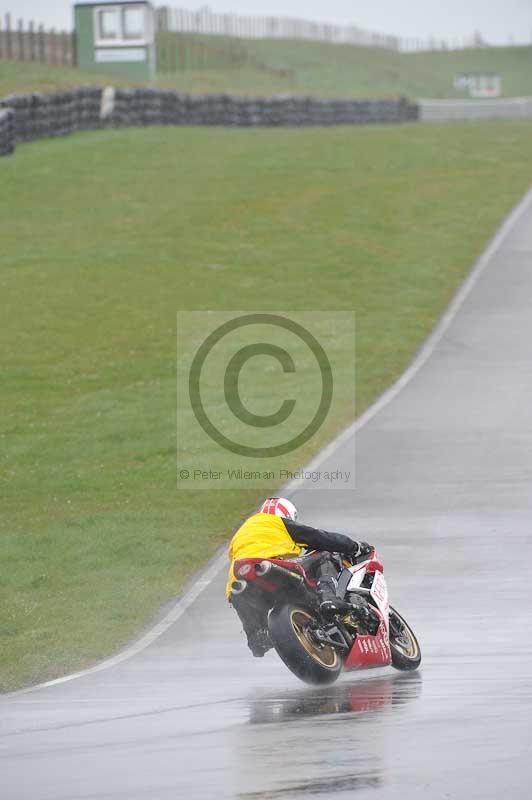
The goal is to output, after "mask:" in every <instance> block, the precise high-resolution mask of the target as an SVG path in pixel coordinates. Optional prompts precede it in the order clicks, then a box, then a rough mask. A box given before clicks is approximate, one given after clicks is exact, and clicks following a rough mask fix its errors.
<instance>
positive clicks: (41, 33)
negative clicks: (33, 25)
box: [37, 24, 46, 64]
mask: <svg viewBox="0 0 532 800" xmlns="http://www.w3.org/2000/svg"><path fill="white" fill-rule="evenodd" d="M37 45H38V55H39V58H38V61H39V63H40V64H44V63H45V61H46V52H45V48H44V27H43V25H42V24H41V25H39V28H38V30H37Z"/></svg>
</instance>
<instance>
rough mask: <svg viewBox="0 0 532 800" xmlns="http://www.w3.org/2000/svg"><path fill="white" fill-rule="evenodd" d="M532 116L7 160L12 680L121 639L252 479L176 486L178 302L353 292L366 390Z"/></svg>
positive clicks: (318, 299)
mask: <svg viewBox="0 0 532 800" xmlns="http://www.w3.org/2000/svg"><path fill="white" fill-rule="evenodd" d="M531 130H532V127H531V125H530V124H527V123H526V122H519V123H517V122H516V123H509V122H507V123H492V124H487V125H486V124H484V125H480V124H470V125H453V126H438V127H437V126H434V127H433V126H423V125H411V126H402V127H372V128H341V129H322V130H319V129H316V130H273V131H272V130H222V129H206V128H203V129H175V128H174V129H170V128H164V129H159V128H153V129H144V130H125V131H100V132H91V133H84V134H79V135H76V136H72V137H70V138H67V139H64V140H48V141H40V142H37V143H33V144H31V145H27V146H20V147H19V148H18V149H17V156H16V158H13V159H3V160H2V161H0V219H1V220H2V248H1V252H0V286H1V294H2V300H3V337H2V338H3V346H2V348H3V357H2V362H3V395H4V413H3V415H2V420H1V430H0V434H1V437H2V450H1V460H2V484H3V485H2V496H3V519H2V530H1V534H0V559H1V561H0V564H1V569H0V688H1V689H3V690H7V689H12V688H14V687H16V686H20V685H22V684H27V683H30V682H32V681H36V680H39V679H41V680H42V679H46V678H50V677H52V676H56V675H59V674H61V673H63V672H65V671H67V670H70V669H73V668H78V667H81V666H82V665H84V664H87V663H89V662H91V661H93V660H94V659H97V658H100V657H101V656H103V655H104V654H108V653H109V652H111V651H112V650H113V649H115V648H116V647H117V646H119V645H121V644H123V643H124V642H125V641H127V640H128V639H129V638H130V637H131V636H132V635H133V634H134V633H135V632H136V631H138V629H139V627H140V626H142V625H143V624H145V623H146V622H147V621H148V620H149V619H150V617H151V615H152V614H153V613H154V611H155V609H156V608H157V607H158V606H159V605H160V604H162V603H163V602H164V601H165V600H167V599H168V598H169V597H171V596H172V595H174V594H175V593H176V592H178V591H179V589H180V587H181V586H182V584H183V581H184V580H185V579H186V577H187V576H188V575H190V573H191V572H192V571H193V570H194V569H195V568H197V567H198V566H199V565H200V564H201V563H202V562H203V561H204V560H205V559H206V558H207V557H208V556H209V555H210V554H211V553H212V552H213V551H214V549H215V548H216V547H217V546H218V545H219V544H220V543H221V542H222V541H224V540H225V539H226V538H227V536H228V535H229V533H230V532H231V530H232V529H233V528H234V526H235V525H236V524H237V523H238V521H239V519H240V518H241V517H242V515H243V514H244V513H245V512H246V511H247V510H248V508H249V507H250V505H251V504H252V503H253V502H255V499H256V498H255V496H254V493H253V492H249V491H238V492H237V491H233V492H228V491H221V492H220V491H218V492H216V491H212V492H210V491H197V492H186V493H177V491H176V479H175V403H176V391H175V351H176V345H175V332H176V310H177V309H182V308H187V309H209V308H212V309H227V308H229V309H231V308H235V306H236V305H238V307H239V308H241V309H248V308H249V309H262V310H278V309H279V293H281V294H282V296H283V297H284V298H289V301H286V302H284V303H283V305H284V306H285V307H287V309H288V310H289V309H294V310H296V309H301V310H305V309H318V310H319V309H323V310H331V309H338V310H344V309H345V310H350V309H355V310H356V313H357V401H358V411H359V412H361V411H362V410H363V409H364V408H365V407H366V406H367V405H368V403H370V402H371V401H372V400H373V399H374V398H375V397H376V396H377V395H378V394H379V393H380V392H382V390H383V389H384V388H385V387H386V386H388V385H389V383H390V382H391V381H392V380H393V379H394V378H395V377H397V376H398V375H399V374H400V372H401V371H402V370H403V369H404V367H405V365H406V364H407V363H408V361H409V360H410V359H411V358H412V355H413V353H414V352H415V350H416V348H417V347H418V346H419V344H420V343H421V342H422V340H423V339H424V337H425V336H426V335H427V334H428V332H429V331H430V330H431V328H432V327H433V325H434V323H435V321H436V319H437V318H438V316H439V315H440V314H441V312H442V309H443V308H444V307H445V305H446V304H447V303H448V302H449V300H450V298H451V296H452V294H453V292H454V291H455V289H456V287H457V285H458V284H459V283H460V281H461V280H462V278H463V276H464V274H465V273H466V271H467V270H468V268H469V267H470V265H471V263H472V261H473V259H474V258H475V256H476V255H477V254H478V253H479V252H480V251H481V249H482V247H483V245H484V244H485V242H486V240H487V239H488V237H489V235H490V234H491V233H492V232H493V230H494V228H495V226H496V224H497V223H498V222H499V220H500V219H501V217H502V216H503V215H504V214H505V213H506V212H507V211H508V210H509V209H510V207H511V206H512V205H513V204H514V203H515V202H516V201H517V200H518V199H519V197H520V196H521V194H522V193H523V192H524V191H525V190H526V188H527V187H528V185H529V184H530V181H531V178H532V136H531ZM346 422H348V420H347V419H336V420H335V425H336V427H340V426H341V425H343V424H345V423H346ZM333 432H334V431H333V430H332V429H327V430H324V431H322V437H324V436H330V435H332V434H333ZM319 443H320V441H313V442H312V446H313V447H316V446H317V445H318V444H319ZM310 452H311V450H310V447H309V448H307V450H306V451H305V453H304V454H303V455H304V456H305V457H306V456H307V455H310Z"/></svg>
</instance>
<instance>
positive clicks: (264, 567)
mask: <svg viewBox="0 0 532 800" xmlns="http://www.w3.org/2000/svg"><path fill="white" fill-rule="evenodd" d="M255 574H256V575H258V576H259V577H260V578H262V577H263V576H264V575H268V576H269V577H272V578H278V579H280V580H281V582H283V583H286V582H288V583H289V584H290V585H292V586H295V585H296V584H302V583H303V578H302V576H301V575H299V574H298V573H297V572H292V570H291V569H286V568H285V567H280V566H279V565H278V564H272V562H271V561H261V562H260V564H257V566H256V567H255Z"/></svg>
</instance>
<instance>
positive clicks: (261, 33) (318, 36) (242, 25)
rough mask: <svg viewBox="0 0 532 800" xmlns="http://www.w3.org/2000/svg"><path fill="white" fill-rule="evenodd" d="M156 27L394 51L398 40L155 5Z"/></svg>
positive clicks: (350, 28)
mask: <svg viewBox="0 0 532 800" xmlns="http://www.w3.org/2000/svg"><path fill="white" fill-rule="evenodd" d="M157 29H158V30H159V31H174V32H177V33H196V34H208V35H221V36H230V37H237V38H241V39H306V40H310V41H323V42H334V43H337V44H358V45H364V46H369V47H385V48H389V49H391V50H398V49H399V47H400V39H399V38H398V37H396V36H386V35H383V34H380V33H372V32H370V31H365V30H362V29H361V28H358V27H357V26H356V25H330V24H328V23H322V22H311V21H309V20H304V19H290V18H288V17H243V16H240V15H239V14H215V13H213V12H212V11H211V10H210V9H209V8H207V7H203V8H201V9H200V10H199V11H187V10H186V9H184V8H171V7H170V6H161V7H159V8H157Z"/></svg>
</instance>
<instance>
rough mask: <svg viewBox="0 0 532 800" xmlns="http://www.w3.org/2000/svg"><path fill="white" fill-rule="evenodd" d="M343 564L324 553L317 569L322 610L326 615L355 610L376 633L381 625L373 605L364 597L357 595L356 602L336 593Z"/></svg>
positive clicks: (371, 631) (361, 620)
mask: <svg viewBox="0 0 532 800" xmlns="http://www.w3.org/2000/svg"><path fill="white" fill-rule="evenodd" d="M340 569H341V564H340V563H336V562H335V558H334V556H332V555H330V554H328V553H327V554H324V558H323V560H322V561H319V562H318V564H317V568H316V569H315V572H314V574H315V576H316V578H317V582H318V583H317V586H316V591H317V592H318V594H319V595H320V599H321V602H320V611H321V612H322V614H323V615H324V616H325V617H334V616H335V615H336V614H348V613H349V612H350V611H351V612H353V613H354V614H355V615H356V617H357V618H358V619H359V620H360V622H361V623H362V624H363V626H364V627H365V628H366V629H367V631H368V632H369V633H372V634H374V633H376V632H377V628H378V626H379V620H378V617H377V616H376V615H375V614H374V613H373V611H372V609H371V606H370V605H369V603H367V602H366V600H365V599H364V598H363V597H360V595H355V596H354V599H355V602H354V603H348V602H347V601H346V600H343V599H342V598H340V597H337V595H336V589H337V587H338V574H339V572H340Z"/></svg>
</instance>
